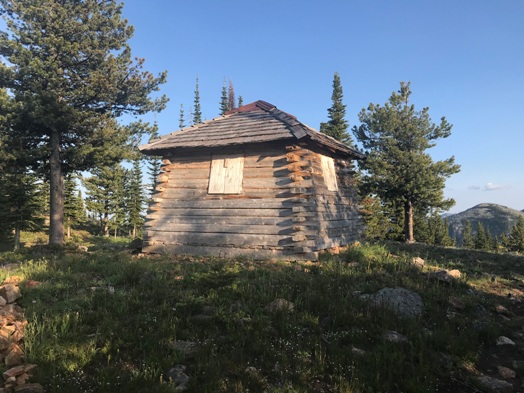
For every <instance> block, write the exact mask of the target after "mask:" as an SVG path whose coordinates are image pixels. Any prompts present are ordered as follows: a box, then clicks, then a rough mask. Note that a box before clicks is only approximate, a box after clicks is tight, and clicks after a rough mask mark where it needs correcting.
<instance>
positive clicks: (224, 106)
mask: <svg viewBox="0 0 524 393" xmlns="http://www.w3.org/2000/svg"><path fill="white" fill-rule="evenodd" d="M228 110H229V106H228V100H227V86H226V80H225V79H224V83H222V93H221V94H220V114H221V115H222V116H223V115H225V114H226V112H227V111H228Z"/></svg>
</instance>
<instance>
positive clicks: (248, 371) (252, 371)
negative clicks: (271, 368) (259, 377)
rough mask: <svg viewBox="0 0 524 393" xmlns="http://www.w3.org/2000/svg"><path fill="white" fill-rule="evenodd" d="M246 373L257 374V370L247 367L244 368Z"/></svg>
mask: <svg viewBox="0 0 524 393" xmlns="http://www.w3.org/2000/svg"><path fill="white" fill-rule="evenodd" d="M246 373H248V374H258V370H257V368H256V367H253V366H247V367H246Z"/></svg>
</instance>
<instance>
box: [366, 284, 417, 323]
mask: <svg viewBox="0 0 524 393" xmlns="http://www.w3.org/2000/svg"><path fill="white" fill-rule="evenodd" d="M361 299H368V300H370V301H371V302H372V303H373V304H374V305H377V306H384V305H385V306H388V307H391V309H392V310H393V311H395V312H396V313H397V314H399V315H401V316H404V317H417V316H419V315H421V314H422V311H423V310H424V302H423V301H422V298H421V297H420V295H419V294H418V293H416V292H413V291H410V290H409V289H405V288H400V287H396V288H382V289H381V290H379V291H378V292H377V293H376V294H374V295H362V296H361Z"/></svg>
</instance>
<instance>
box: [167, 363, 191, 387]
mask: <svg viewBox="0 0 524 393" xmlns="http://www.w3.org/2000/svg"><path fill="white" fill-rule="evenodd" d="M185 371H186V366H184V365H180V364H179V365H177V366H175V367H173V368H171V369H169V371H168V372H167V373H166V379H167V380H168V381H169V382H171V383H172V384H173V385H175V392H183V391H184V390H186V389H187V384H188V383H189V376H188V375H187V374H186V373H185Z"/></svg>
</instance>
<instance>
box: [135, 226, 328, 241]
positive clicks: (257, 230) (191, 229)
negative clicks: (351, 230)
mask: <svg viewBox="0 0 524 393" xmlns="http://www.w3.org/2000/svg"><path fill="white" fill-rule="evenodd" d="M144 230H145V231H147V232H148V235H152V234H151V233H149V231H157V232H160V231H161V232H166V233H183V234H186V233H195V234H198V236H199V235H200V234H203V233H220V234H233V235H237V234H252V235H280V236H284V235H286V236H294V235H296V234H297V231H296V230H295V229H294V228H292V227H287V228H282V227H278V226H274V225H216V224H200V225H199V224H164V223H158V222H156V223H151V224H149V223H148V224H146V225H145V226H144ZM300 232H301V234H303V235H304V238H303V239H300V240H294V241H301V240H306V237H305V236H316V235H317V234H318V230H314V229H306V230H304V231H300Z"/></svg>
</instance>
